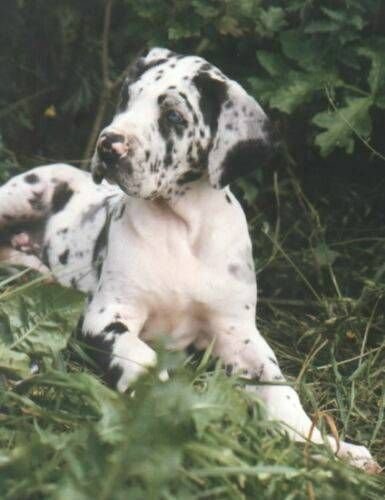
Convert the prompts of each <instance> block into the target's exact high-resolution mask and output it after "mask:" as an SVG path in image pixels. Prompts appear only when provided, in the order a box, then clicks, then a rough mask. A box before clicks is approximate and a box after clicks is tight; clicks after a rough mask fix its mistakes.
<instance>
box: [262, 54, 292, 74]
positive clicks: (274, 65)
mask: <svg viewBox="0 0 385 500" xmlns="http://www.w3.org/2000/svg"><path fill="white" fill-rule="evenodd" d="M257 59H258V62H259V63H260V64H261V66H263V68H264V69H265V70H266V71H267V72H268V73H269V75H271V76H279V77H280V76H281V75H282V74H285V72H286V71H287V70H288V64H287V61H286V60H285V59H284V58H283V57H282V56H281V55H280V54H277V53H275V52H274V53H273V52H268V51H266V50H257Z"/></svg>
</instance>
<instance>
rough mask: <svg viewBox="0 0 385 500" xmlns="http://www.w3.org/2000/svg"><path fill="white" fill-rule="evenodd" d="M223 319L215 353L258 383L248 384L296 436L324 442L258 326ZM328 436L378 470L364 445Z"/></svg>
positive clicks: (336, 447) (359, 462) (343, 454)
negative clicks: (225, 321) (286, 381)
mask: <svg viewBox="0 0 385 500" xmlns="http://www.w3.org/2000/svg"><path fill="white" fill-rule="evenodd" d="M221 323H222V324H218V325H217V328H216V333H217V335H216V340H215V344H214V349H213V354H214V355H216V356H218V357H219V358H220V359H221V360H222V361H223V363H224V364H225V365H226V367H227V368H230V369H231V371H232V372H233V373H237V374H239V375H241V376H242V377H244V378H246V379H249V380H250V381H253V382H254V383H257V384H255V385H251V384H250V385H246V387H247V390H252V391H255V392H256V393H257V394H258V396H259V397H260V398H261V400H262V401H263V402H264V404H265V407H266V411H267V414H268V417H269V418H271V419H273V420H278V421H280V422H282V423H283V424H284V426H285V428H286V429H287V432H288V433H289V435H290V437H291V438H292V439H294V440H296V441H304V440H307V439H310V440H311V441H312V442H314V443H318V444H321V443H324V439H323V437H322V435H321V433H320V431H319V430H318V429H317V428H316V427H315V426H314V425H313V423H312V421H311V420H310V418H309V417H308V416H307V415H306V413H305V411H304V409H303V408H302V405H301V403H300V400H299V397H298V394H297V393H296V391H295V390H294V389H293V388H292V387H291V386H290V385H288V384H285V378H284V376H283V375H282V372H281V370H280V368H279V366H278V362H277V359H276V357H275V354H274V352H273V351H272V349H271V348H270V346H269V345H268V344H267V342H266V341H265V339H264V338H263V337H262V336H261V335H260V333H259V332H258V330H257V329H256V328H255V327H254V326H250V325H247V324H237V323H236V322H234V321H230V322H228V323H227V324H226V323H225V324H223V322H221ZM258 383H261V385H258ZM269 383H270V384H269ZM327 440H328V442H329V444H330V447H331V448H332V450H333V451H334V452H335V453H336V454H337V456H339V457H340V458H344V459H346V460H348V461H349V462H350V463H351V464H353V465H355V466H357V467H360V468H362V469H365V470H367V471H369V472H378V470H379V466H378V465H377V464H376V462H375V461H374V460H373V458H372V456H371V454H370V452H369V451H368V450H367V449H366V448H365V447H364V446H356V445H353V444H350V443H346V442H343V441H340V442H337V441H336V440H335V439H334V438H333V437H332V436H328V437H327Z"/></svg>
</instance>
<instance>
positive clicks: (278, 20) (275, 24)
mask: <svg viewBox="0 0 385 500" xmlns="http://www.w3.org/2000/svg"><path fill="white" fill-rule="evenodd" d="M260 20H261V22H262V24H263V26H264V27H265V28H266V29H267V30H268V31H271V32H273V33H274V32H277V31H280V30H282V29H283V28H284V27H285V26H286V24H287V23H286V19H285V11H284V10H283V9H282V8H281V7H270V8H268V9H267V10H263V11H262V12H261V14H260Z"/></svg>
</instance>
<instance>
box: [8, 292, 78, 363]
mask: <svg viewBox="0 0 385 500" xmlns="http://www.w3.org/2000/svg"><path fill="white" fill-rule="evenodd" d="M82 297H83V296H82V295H81V294H80V293H78V292H75V291H73V290H70V289H68V288H63V287H61V286H59V285H53V284H50V285H44V286H36V287H31V288H29V289H26V290H23V291H22V292H19V293H18V292H17V290H16V292H15V293H13V294H11V295H10V296H9V298H8V299H7V298H5V299H3V300H2V301H1V302H0V314H1V317H2V324H3V325H5V326H6V324H7V322H9V325H10V327H9V329H10V332H7V331H6V329H4V327H3V328H2V329H1V330H0V332H1V331H3V333H4V332H5V333H6V334H2V335H1V339H0V341H1V342H2V343H3V344H4V345H5V346H7V347H8V349H10V350H12V351H13V352H23V353H26V354H28V355H30V356H34V357H40V358H41V357H44V358H45V357H47V356H49V355H52V354H57V353H58V352H59V351H61V350H62V349H64V348H65V347H66V345H67V341H68V339H69V336H70V335H71V332H72V331H73V329H74V327H75V325H76V322H77V320H78V317H79V315H80V312H81V310H82V307H83V300H82Z"/></svg>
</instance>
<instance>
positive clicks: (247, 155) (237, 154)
mask: <svg viewBox="0 0 385 500" xmlns="http://www.w3.org/2000/svg"><path fill="white" fill-rule="evenodd" d="M270 157H271V145H270V143H268V142H266V141H264V140H263V139H250V140H246V141H239V142H237V143H236V144H235V145H234V146H233V147H232V148H231V149H230V150H229V151H228V152H227V154H226V156H225V159H224V160H223V163H222V175H221V177H220V179H219V185H220V187H224V186H227V184H229V183H230V182H232V181H233V180H235V179H236V178H238V177H240V176H242V175H245V174H247V173H249V172H250V171H252V170H253V169H254V168H256V167H257V166H260V165H261V166H263V165H264V164H265V163H266V162H267V161H268V160H269V158H270Z"/></svg>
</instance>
